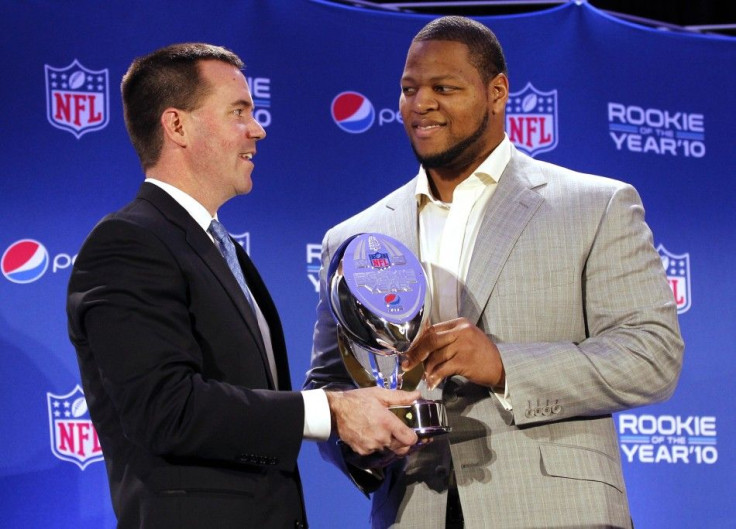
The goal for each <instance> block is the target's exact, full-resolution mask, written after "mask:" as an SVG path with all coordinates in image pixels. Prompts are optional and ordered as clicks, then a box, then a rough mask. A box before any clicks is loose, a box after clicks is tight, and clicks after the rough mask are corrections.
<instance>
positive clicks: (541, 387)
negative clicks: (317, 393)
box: [307, 150, 683, 529]
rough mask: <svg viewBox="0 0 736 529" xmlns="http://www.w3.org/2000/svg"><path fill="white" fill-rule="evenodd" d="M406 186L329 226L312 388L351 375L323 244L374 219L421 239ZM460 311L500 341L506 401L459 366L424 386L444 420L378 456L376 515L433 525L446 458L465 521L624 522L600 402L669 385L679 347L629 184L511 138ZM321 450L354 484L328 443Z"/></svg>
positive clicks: (382, 520)
mask: <svg viewBox="0 0 736 529" xmlns="http://www.w3.org/2000/svg"><path fill="white" fill-rule="evenodd" d="M415 186H416V181H415V180H412V181H410V182H409V183H407V184H406V185H404V186H403V187H401V188H399V189H398V190H396V191H394V192H393V193H391V194H390V195H389V196H387V197H385V198H384V199H382V200H381V201H379V202H378V203H376V204H374V205H373V206H371V207H369V208H368V209H367V210H365V211H363V212H361V213H359V214H358V215H356V216H354V217H352V218H350V219H348V220H347V221H345V222H343V223H341V224H340V225H338V226H336V227H334V228H333V229H331V230H330V231H328V232H327V234H326V235H325V238H324V242H323V246H322V249H323V262H322V264H323V270H322V274H323V276H322V278H321V281H322V285H321V293H320V302H319V306H318V321H317V324H316V328H315V334H314V350H313V354H312V368H311V369H310V371H309V373H308V378H307V386H308V387H320V386H333V387H340V386H347V385H349V384H350V378H349V376H348V375H347V373H346V372H345V369H344V368H343V366H342V364H341V360H340V357H339V353H338V350H337V345H336V339H335V324H334V322H333V320H332V317H331V315H330V311H329V306H328V301H327V297H326V295H325V277H324V273H325V270H326V269H327V265H328V264H329V262H330V259H331V258H332V255H333V253H334V251H335V250H336V249H337V247H338V246H339V244H340V243H341V242H342V241H343V240H344V239H345V238H347V237H349V236H351V235H353V234H355V233H361V232H367V231H372V232H379V233H385V234H386V235H389V236H391V237H394V238H397V239H399V240H401V241H402V242H403V243H404V244H405V245H406V246H407V247H409V248H410V249H412V250H413V251H414V252H417V251H418V236H417V226H418V220H417V202H416V198H415V195H414V190H415ZM460 315H461V316H464V317H466V318H468V319H469V320H471V321H473V322H475V323H476V324H477V325H478V327H480V328H481V329H483V330H484V331H485V332H486V334H488V336H489V337H490V338H491V339H492V340H493V341H494V342H495V343H496V344H497V345H498V348H499V350H500V352H501V356H502V359H503V363H504V367H505V370H506V379H507V383H508V387H509V391H510V398H511V403H512V405H513V410H512V411H510V412H509V411H505V410H504V409H503V407H502V406H501V404H500V402H499V401H498V399H496V398H495V397H494V396H493V395H492V394H491V393H490V392H489V390H488V389H487V388H483V387H480V386H478V385H475V384H473V383H470V382H469V381H467V380H466V379H464V378H462V377H457V376H455V377H452V378H450V379H449V380H447V381H446V382H445V384H444V386H440V388H438V389H435V390H434V391H433V392H428V391H426V388H424V393H425V395H426V396H428V397H429V398H442V399H443V400H444V402H445V403H446V405H447V408H448V414H449V421H450V425H451V426H452V427H453V431H452V433H450V434H449V435H447V436H444V437H441V438H436V439H435V441H434V442H433V443H431V444H430V445H429V446H427V447H426V448H423V449H421V450H419V451H418V452H416V453H415V454H413V455H411V456H410V457H408V458H406V460H404V461H401V462H399V463H397V464H394V465H392V466H391V467H389V468H387V469H386V477H385V479H384V480H383V481H382V482H381V483H380V484H379V485H380V486H379V487H378V488H377V490H375V492H374V494H373V506H372V522H373V526H374V527H402V528H403V527H417V528H420V527H421V528H422V529H428V528H433V527H437V528H440V527H443V526H444V520H445V506H446V491H447V482H448V474H449V470H450V469H451V468H454V471H455V473H456V476H457V483H458V489H459V494H460V498H461V502H462V506H463V512H464V516H465V524H466V527H467V528H469V529H472V528H476V527H477V528H482V527H490V526H493V527H504V528H512V527H519V528H527V529H528V528H532V527H586V528H589V527H629V526H630V524H631V520H630V515H629V508H628V502H627V498H626V489H625V485H624V480H623V475H622V469H621V461H620V455H619V447H618V441H617V435H616V431H615V428H614V423H613V420H612V417H611V414H612V413H614V412H616V411H619V410H625V409H629V408H632V407H636V406H642V405H646V404H651V403H654V402H658V401H662V400H665V399H667V398H668V397H670V396H671V394H672V393H673V391H674V388H675V385H676V383H677V379H678V376H679V373H680V368H681V365H682V352H683V342H682V339H681V337H680V333H679V327H678V322H677V313H676V307H675V303H674V300H673V296H672V292H671V290H670V288H669V286H668V284H667V280H666V276H665V273H664V270H663V267H662V264H661V262H660V259H659V256H658V254H657V252H656V251H655V249H654V247H653V244H652V234H651V232H650V230H649V228H648V226H647V225H646V223H645V221H644V209H643V207H642V204H641V201H640V198H639V196H638V194H637V192H636V190H635V189H634V188H633V187H631V186H630V185H627V184H624V183H622V182H618V181H615V180H610V179H607V178H601V177H596V176H591V175H585V174H580V173H575V172H573V171H570V170H567V169H563V168H561V167H557V166H554V165H551V164H548V163H544V162H540V161H537V160H534V159H532V158H529V157H528V156H526V155H524V154H522V153H519V152H518V151H516V150H514V152H513V154H512V157H511V161H510V162H509V164H508V166H507V168H506V170H505V171H504V173H503V175H502V177H501V179H500V181H499V183H498V187H497V189H496V191H495V193H494V195H493V197H492V198H491V200H490V202H489V204H488V206H487V210H486V211H485V214H484V217H483V220H482V225H481V228H480V232H479V234H478V238H477V241H476V244H475V248H474V252H473V256H472V260H471V263H470V268H469V271H468V276H467V280H466V285H465V287H464V290H463V292H462V295H461V307H460ZM420 389H421V388H420ZM321 449H322V453H323V455H324V456H325V457H326V458H327V459H330V460H332V461H333V462H334V463H335V464H336V465H338V466H339V467H340V468H342V469H343V470H344V471H345V472H346V473H348V474H349V475H351V477H353V478H354V479H357V482H361V483H365V482H364V481H361V479H360V477H361V476H360V472H358V471H356V469H354V468H348V467H347V465H346V464H345V462H344V460H343V459H342V457H341V455H340V453H339V451H338V450H336V448H335V445H334V442H326V443H324V444H323V445H322V447H321ZM368 492H370V488H369V489H368Z"/></svg>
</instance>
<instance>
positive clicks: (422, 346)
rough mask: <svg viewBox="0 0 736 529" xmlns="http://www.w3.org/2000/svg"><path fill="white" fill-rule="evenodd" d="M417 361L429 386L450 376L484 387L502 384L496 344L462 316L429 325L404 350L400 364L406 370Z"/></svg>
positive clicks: (502, 379)
mask: <svg viewBox="0 0 736 529" xmlns="http://www.w3.org/2000/svg"><path fill="white" fill-rule="evenodd" d="M420 362H424V378H425V380H426V381H427V386H428V387H429V388H430V389H433V388H435V387H436V386H437V384H439V383H440V381H441V380H442V379H444V378H446V377H449V376H452V375H461V376H463V377H465V378H467V379H468V380H470V381H471V382H474V383H476V384H479V385H482V386H487V387H496V386H502V385H503V384H504V383H505V373H504V369H503V362H502V361H501V354H500V353H499V352H498V347H496V344H494V343H493V342H492V341H491V339H490V338H489V337H488V336H487V335H486V334H485V333H484V332H483V331H481V330H480V329H479V328H478V327H476V326H475V325H473V324H472V323H471V322H470V321H469V320H467V319H466V318H457V319H455V320H449V321H445V322H442V323H437V324H435V325H432V326H431V327H429V328H428V329H427V330H426V331H425V332H424V333H422V335H421V336H420V337H419V338H418V339H417V341H416V342H415V343H414V344H413V345H412V347H411V348H410V349H409V351H407V352H406V354H405V355H404V360H403V362H402V364H401V367H402V369H404V371H408V370H410V369H411V368H412V367H414V366H415V365H417V364H418V363H420Z"/></svg>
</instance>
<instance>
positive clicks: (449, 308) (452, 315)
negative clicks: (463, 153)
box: [416, 136, 511, 407]
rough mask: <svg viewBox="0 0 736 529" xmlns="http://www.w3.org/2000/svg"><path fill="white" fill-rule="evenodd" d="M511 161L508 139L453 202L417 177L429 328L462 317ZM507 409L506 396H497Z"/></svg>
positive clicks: (461, 187)
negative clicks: (480, 240)
mask: <svg viewBox="0 0 736 529" xmlns="http://www.w3.org/2000/svg"><path fill="white" fill-rule="evenodd" d="M510 159H511V142H510V141H509V139H508V136H504V139H503V140H502V141H501V143H500V144H499V145H498V147H496V148H495V149H494V150H493V152H491V154H490V155H489V156H488V158H486V159H485V160H484V161H483V163H481V164H480V165H479V166H478V168H477V169H476V170H475V171H474V172H473V174H471V175H470V176H469V177H468V178H466V179H465V180H464V181H462V182H461V183H460V184H458V186H457V187H456V188H455V190H454V192H453V196H452V202H442V201H440V200H438V199H437V198H435V197H434V196H433V194H432V191H431V188H430V186H429V179H428V177H427V173H426V172H425V170H424V168H420V170H419V174H418V175H417V177H418V178H417V188H416V196H417V205H418V209H419V253H420V260H421V261H422V264H423V266H424V269H425V271H426V272H427V277H428V280H429V286H430V289H431V292H432V312H431V319H432V323H438V322H443V321H448V320H453V319H456V318H458V317H459V314H460V293H461V292H462V289H463V287H464V285H465V281H466V279H467V275H468V268H469V266H470V260H471V258H472V256H473V248H474V247H475V240H476V238H477V236H478V230H479V228H480V224H481V221H482V219H483V213H484V212H485V210H486V206H487V205H488V201H489V200H490V199H491V197H492V196H493V193H494V192H495V190H496V186H497V184H498V181H499V180H500V178H501V174H502V173H503V171H504V170H505V169H506V165H508V163H509V160H510ZM496 396H498V397H499V399H500V400H501V402H502V404H504V406H505V407H510V403H509V402H508V401H507V397H508V392H506V393H504V395H499V394H496Z"/></svg>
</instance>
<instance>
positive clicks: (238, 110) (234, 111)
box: [233, 108, 243, 116]
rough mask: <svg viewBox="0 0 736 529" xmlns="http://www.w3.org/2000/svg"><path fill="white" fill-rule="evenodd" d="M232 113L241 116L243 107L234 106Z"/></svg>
mask: <svg viewBox="0 0 736 529" xmlns="http://www.w3.org/2000/svg"><path fill="white" fill-rule="evenodd" d="M233 114H235V115H236V116H242V115H243V109H242V108H236V109H235V110H233Z"/></svg>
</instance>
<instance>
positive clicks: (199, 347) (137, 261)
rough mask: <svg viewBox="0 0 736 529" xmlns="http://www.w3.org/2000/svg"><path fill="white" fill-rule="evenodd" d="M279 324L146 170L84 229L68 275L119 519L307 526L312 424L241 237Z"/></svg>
mask: <svg viewBox="0 0 736 529" xmlns="http://www.w3.org/2000/svg"><path fill="white" fill-rule="evenodd" d="M236 247H237V249H238V252H239V259H240V262H241V265H242V267H243V271H244V274H245V276H246V280H247V282H248V285H249V287H250V288H251V290H252V293H253V296H254V297H255V299H256V301H257V303H258V304H259V307H261V310H262V311H263V313H264V315H265V317H266V319H267V321H268V324H269V327H270V331H271V338H272V342H273V349H274V354H275V359H276V364H277V368H278V373H279V375H278V378H279V381H278V387H279V389H280V390H281V391H275V390H274V384H273V381H272V380H271V375H270V371H269V369H268V364H267V360H266V353H265V350H264V347H263V343H262V340H261V338H260V334H259V332H258V330H257V329H258V325H257V322H256V318H255V315H254V314H253V312H252V309H251V308H250V306H249V305H248V302H247V301H246V299H245V296H244V295H243V293H242V291H241V290H240V288H239V286H238V284H237V282H236V280H235V278H234V277H233V275H232V273H231V272H230V270H229V268H228V267H227V264H226V262H225V260H224V259H223V257H222V256H221V255H220V253H219V251H218V250H217V248H216V246H215V245H214V244H213V242H212V241H211V240H210V239H209V237H208V236H207V235H206V233H205V232H204V231H203V230H202V228H201V227H200V226H199V225H198V224H197V223H196V222H195V221H194V219H192V218H191V216H190V215H189V214H188V213H187V212H186V211H185V210H184V209H183V208H182V207H181V206H180V205H179V204H178V203H177V202H176V201H175V200H174V199H172V198H171V197H170V196H169V195H168V194H167V193H166V192H164V191H163V190H161V189H160V188H158V187H156V186H155V185H153V184H149V183H144V184H143V185H142V186H141V188H140V191H139V193H138V196H137V197H136V199H135V200H134V201H133V202H131V203H130V204H128V205H127V206H125V207H124V208H123V209H121V210H120V211H118V212H116V213H113V214H111V215H109V216H107V217H105V218H104V219H103V220H102V221H101V222H100V223H99V224H98V225H97V226H96V227H95V228H94V230H93V231H92V233H91V234H90V235H89V237H88V238H87V240H86V241H85V243H84V245H83V247H82V249H81V251H80V252H79V255H78V257H77V259H76V262H75V265H74V269H73V271H72V274H71V279H70V282H69V293H68V294H69V295H68V301H67V313H68V318H69V334H70V338H71V341H72V343H73V344H74V346H75V348H76V350H77V357H78V361H79V368H80V372H81V377H82V383H83V386H84V392H85V397H86V399H87V404H88V406H89V410H90V414H91V417H92V420H93V422H94V424H95V427H96V429H97V433H98V435H99V437H100V442H101V445H102V449H103V453H104V456H105V462H106V465H107V472H108V477H109V481H110V490H111V494H112V502H113V507H114V509H115V513H116V515H117V517H118V527H120V528H133V527H135V528H138V527H141V528H143V527H145V528H155V529H162V528H172V529H185V528H207V529H215V528H216V529H223V528H230V527H232V528H235V527H237V528H243V527H299V526H300V525H299V524H305V523H306V519H305V512H304V505H303V498H302V492H301V484H300V481H299V475H298V471H297V468H296V460H297V455H298V452H299V449H300V446H301V441H302V431H303V423H304V405H303V400H302V397H301V394H300V393H299V392H294V391H291V382H290V378H289V370H288V365H287V356H286V348H285V344H284V337H283V331H282V329H281V323H280V321H279V318H278V314H277V312H276V308H275V306H274V304H273V301H272V300H271V297H270V296H269V294H268V291H267V289H266V287H265V285H264V284H263V282H262V280H261V278H260V276H259V275H258V273H257V271H256V269H255V267H254V266H253V265H252V263H251V262H250V259H249V258H248V256H247V255H246V254H245V252H244V251H242V249H241V248H240V246H239V245H238V244H236Z"/></svg>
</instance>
